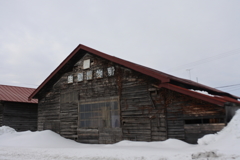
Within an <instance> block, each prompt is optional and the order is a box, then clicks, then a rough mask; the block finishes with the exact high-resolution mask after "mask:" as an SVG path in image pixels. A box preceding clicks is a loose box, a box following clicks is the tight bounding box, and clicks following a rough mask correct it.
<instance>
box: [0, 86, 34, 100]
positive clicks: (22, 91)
mask: <svg viewBox="0 0 240 160" xmlns="http://www.w3.org/2000/svg"><path fill="white" fill-rule="evenodd" d="M34 90H35V89H33V88H25V87H16V86H8V85H0V101H9V102H23V103H38V100H36V99H33V100H31V101H28V97H29V96H30V95H31V93H33V91H34Z"/></svg>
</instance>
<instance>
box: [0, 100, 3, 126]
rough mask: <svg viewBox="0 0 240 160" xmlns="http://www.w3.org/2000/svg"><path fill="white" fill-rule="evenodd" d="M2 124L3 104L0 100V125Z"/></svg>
mask: <svg viewBox="0 0 240 160" xmlns="http://www.w3.org/2000/svg"><path fill="white" fill-rule="evenodd" d="M2 125H3V104H2V103H1V102H0V126H2Z"/></svg>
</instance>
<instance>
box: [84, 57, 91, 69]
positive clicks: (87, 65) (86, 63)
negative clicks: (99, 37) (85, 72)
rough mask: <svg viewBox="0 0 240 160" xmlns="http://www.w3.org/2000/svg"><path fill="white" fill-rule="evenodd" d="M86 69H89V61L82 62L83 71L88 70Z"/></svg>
mask: <svg viewBox="0 0 240 160" xmlns="http://www.w3.org/2000/svg"><path fill="white" fill-rule="evenodd" d="M88 68H90V59H87V60H84V61H83V69H88Z"/></svg>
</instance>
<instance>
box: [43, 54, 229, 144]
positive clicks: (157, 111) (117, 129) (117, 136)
mask: <svg viewBox="0 0 240 160" xmlns="http://www.w3.org/2000/svg"><path fill="white" fill-rule="evenodd" d="M87 59H90V64H91V67H90V68H89V69H83V61H84V60H87ZM108 67H114V69H115V72H114V73H115V74H114V76H109V75H108V74H107V68H108ZM98 69H102V70H103V77H101V78H97V75H96V70H98ZM90 70H91V71H93V78H92V79H91V80H87V79H86V77H87V74H86V73H87V71H90ZM78 73H83V81H79V82H78V81H77V75H78ZM69 75H72V76H73V82H72V83H68V76H69ZM159 83H160V82H159V81H157V80H156V79H154V78H151V77H148V76H146V75H143V74H140V73H138V72H135V71H132V70H129V69H127V68H124V67H123V66H119V65H116V64H114V63H112V62H110V61H107V60H104V59H102V58H99V57H96V56H92V55H91V54H86V55H85V56H84V57H83V58H82V59H80V60H79V61H78V62H77V63H76V64H75V65H74V67H73V68H72V70H71V71H69V72H66V73H64V74H63V75H62V77H61V78H60V79H59V80H58V81H57V82H56V83H55V84H54V85H53V86H48V87H50V88H51V89H50V91H49V92H42V93H41V95H40V97H43V98H40V99H39V109H38V130H43V129H51V130H53V131H55V132H57V133H59V134H61V135H62V136H63V137H66V138H70V139H74V140H76V141H78V142H82V143H100V144H107V143H115V142H118V141H121V140H133V141H160V140H166V139H167V138H177V139H181V140H185V141H189V142H191V143H195V142H196V137H199V138H200V136H202V133H203V132H204V133H212V132H215V131H217V130H218V129H220V128H221V124H219V125H215V126H218V127H213V128H214V129H205V130H204V131H203V132H201V133H193V132H191V129H189V128H195V129H199V128H204V127H205V126H206V125H205V124H201V125H195V124H193V125H189V124H186V120H193V121H194V120H195V119H199V118H200V119H201V118H204V117H205V118H207V119H210V118H211V117H212V116H215V118H217V116H218V118H219V116H220V118H222V116H223V117H224V114H225V113H224V110H222V109H219V106H216V105H212V104H209V103H206V102H203V101H199V100H197V99H195V98H192V97H189V96H185V95H183V94H180V93H177V92H173V91H171V90H168V89H164V88H160V89H159V88H156V87H155V86H157V85H158V84H159ZM108 103H111V104H112V103H117V104H118V107H117V111H115V112H118V115H119V117H120V118H119V121H120V122H119V126H113V123H112V120H113V119H112V117H111V115H110V114H112V110H111V111H110V110H109V106H108V107H107V105H108ZM104 104H105V105H106V106H101V105H104ZM98 105H99V106H101V107H98V108H97V109H96V108H94V107H96V106H98ZM85 106H91V107H90V108H91V109H89V110H91V111H92V113H90V112H89V111H84V114H86V115H87V117H88V118H89V117H90V120H89V122H88V121H87V120H86V122H85V121H83V120H82V119H83V117H85V118H86V115H84V114H83V109H82V108H84V107H85ZM92 106H93V107H92ZM110 108H111V107H110ZM93 112H94V114H93ZM88 114H90V115H91V116H89V115H88ZM95 114H96V115H95ZM99 115H101V116H102V117H99ZM91 118H92V119H94V118H95V119H94V120H97V121H99V122H97V123H98V125H99V126H98V127H96V125H94V124H90V123H93V122H94V120H91ZM116 120H117V119H116ZM81 123H83V124H81ZM85 123H88V124H85ZM94 123H95V122H94ZM210 125H211V124H208V126H210ZM199 126H201V127H199ZM205 128H211V127H205Z"/></svg>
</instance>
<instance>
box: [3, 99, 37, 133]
mask: <svg viewBox="0 0 240 160" xmlns="http://www.w3.org/2000/svg"><path fill="white" fill-rule="evenodd" d="M2 125H5V126H10V127H12V128H14V129H15V130H16V131H26V130H31V131H36V130H37V104H31V103H16V102H5V103H4V112H3V122H2Z"/></svg>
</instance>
